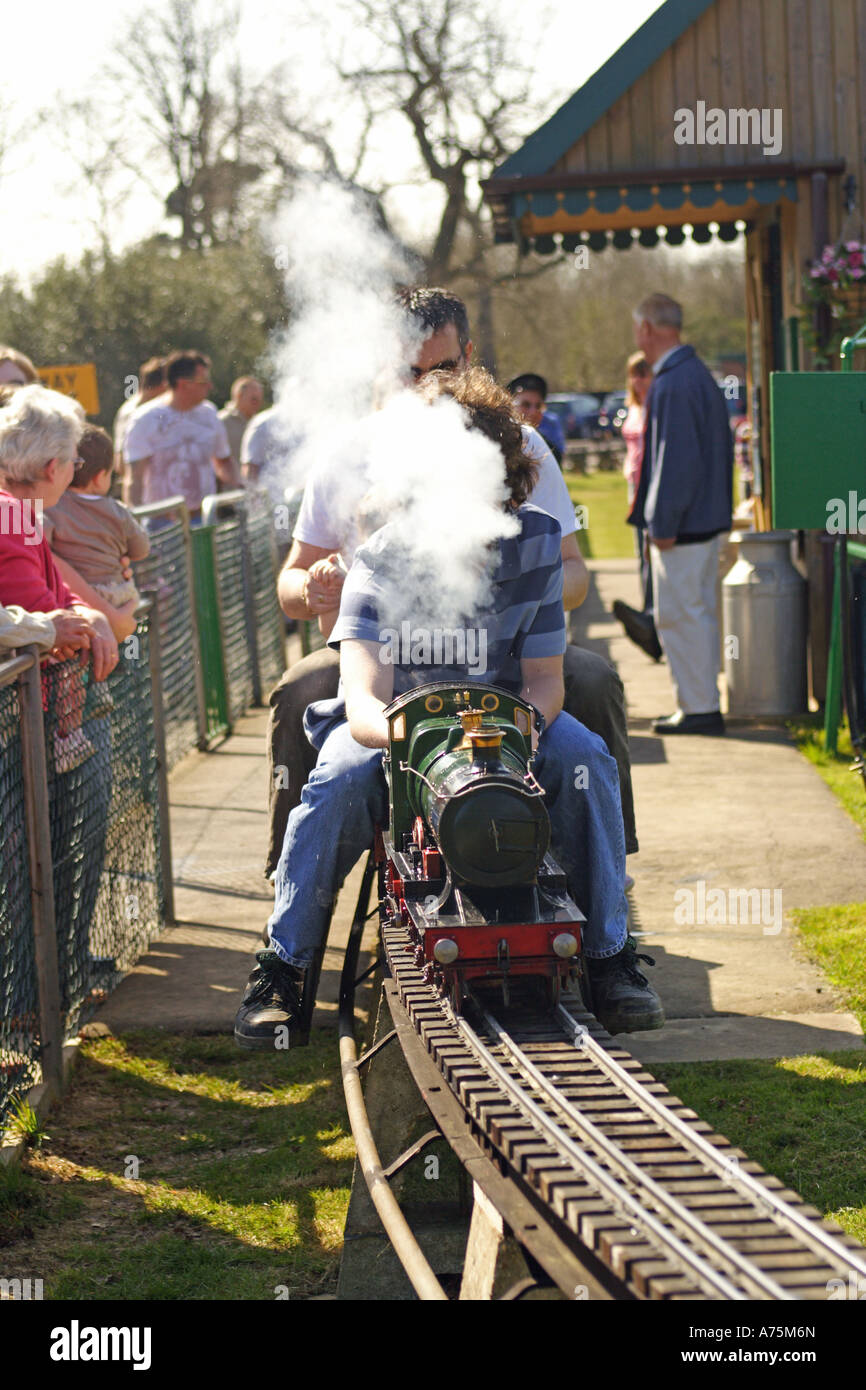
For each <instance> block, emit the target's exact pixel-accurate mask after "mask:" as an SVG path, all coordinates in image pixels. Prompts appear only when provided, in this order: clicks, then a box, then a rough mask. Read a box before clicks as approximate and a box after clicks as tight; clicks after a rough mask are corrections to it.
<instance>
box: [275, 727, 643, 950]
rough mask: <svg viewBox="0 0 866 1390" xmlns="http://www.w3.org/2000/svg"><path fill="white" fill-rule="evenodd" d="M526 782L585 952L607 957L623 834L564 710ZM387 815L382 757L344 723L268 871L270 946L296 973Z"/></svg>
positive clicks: (598, 747) (608, 761)
mask: <svg viewBox="0 0 866 1390" xmlns="http://www.w3.org/2000/svg"><path fill="white" fill-rule="evenodd" d="M535 775H536V777H537V779H538V781H539V782H540V784H541V785H542V787H543V788H544V790H545V792H546V794H547V795H546V798H545V804H546V806H547V810H548V813H549V815H550V823H551V850H552V853H553V855H554V857H555V858H556V859H558V861H559V863H560V865H561V866H562V868H563V869H564V870H565V873H566V874H567V876H568V883H569V889H570V891H571V893H572V896H573V897H574V900H575V902H576V903H577V905H578V907H579V908H580V909H581V911H582V912H583V913H584V914H585V915H586V919H587V920H586V925H585V928H584V949H585V952H586V954H587V955H590V956H593V957H596V958H598V957H602V956H613V955H616V953H617V952H618V951H619V950H621V949H622V947H623V945H624V944H625V938H626V900H625V888H624V883H625V835H624V832H623V824H622V808H621V804H620V793H619V775H618V773H617V767H616V763H615V762H614V760H613V758H612V757H611V756H610V754H609V753H608V751H607V749H606V748H605V746H604V743H603V742H602V740H601V739H600V738H599V737H598V735H597V734H593V733H590V731H589V729H587V728H585V727H584V725H583V724H579V723H578V722H577V720H576V719H572V717H571V715H570V714H566V713H565V712H564V711H563V712H562V713H561V714H560V715H559V716H558V718H557V719H555V720H554V722H553V723H552V724H551V725H550V727H549V728H548V729H545V731H544V733H543V734H542V735H541V740H540V743H539V749H538V756H537V760H536V763H535ZM387 815H388V795H387V787H386V784H385V775H384V773H383V771H382V751H381V749H376V748H362V747H361V745H360V744H359V743H356V742H355V740H354V739H353V738H352V735H351V734H350V733H349V726H348V724H346V723H345V721H344V722H342V723H340V724H337V725H336V727H335V728H333V729H332V730H331V732H330V733H329V734H328V735H327V737H326V738H325V740H324V742H323V744H322V747H321V751H320V752H319V759H318V762H317V763H316V766H315V768H314V769H313V771H312V772H311V773H310V780H309V781H308V782H307V785H306V786H305V787H304V790H303V793H302V795H301V803H300V805H299V806H296V807H295V808H294V810H293V811H292V813H291V815H290V816H289V822H288V825H287V827H286V837H285V840H284V841H283V851H282V854H281V855H280V862H279V864H278V866H277V872H276V879H275V891H276V899H275V903H274V911H273V915H272V917H271V919H270V921H269V923H268V928H269V931H270V937H271V945H272V947H273V949H274V950H275V951H276V953H277V955H278V956H280V958H281V959H282V960H284V961H287V962H288V963H289V964H290V965H294V966H297V967H299V968H301V969H305V968H306V967H307V966H308V965H309V964H310V963H311V961H312V959H313V956H314V955H315V952H316V950H317V949H318V948H319V947H320V946H321V945H323V944H324V938H325V933H326V931H327V928H328V921H329V919H330V915H331V908H332V906H333V901H334V899H335V898H336V895H337V893H338V892H339V890H340V888H341V886H342V884H343V880H344V879H345V877H346V875H347V874H348V873H349V871H350V870H351V869H352V868H353V867H354V865H355V864H356V863H357V862H358V860H359V859H360V857H361V855H362V854H363V853H364V852H365V851H366V850H368V849H369V848H370V845H371V844H372V842H373V832H374V830H375V828H376V826H377V825H381V824H384V823H385V822H386V820H387Z"/></svg>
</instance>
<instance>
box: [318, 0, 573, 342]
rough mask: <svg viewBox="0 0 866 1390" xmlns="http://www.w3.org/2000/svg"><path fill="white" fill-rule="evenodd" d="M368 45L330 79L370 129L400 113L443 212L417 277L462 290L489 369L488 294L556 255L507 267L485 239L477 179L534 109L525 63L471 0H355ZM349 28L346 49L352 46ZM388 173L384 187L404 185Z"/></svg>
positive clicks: (532, 118) (516, 139)
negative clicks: (340, 85) (334, 79)
mask: <svg viewBox="0 0 866 1390" xmlns="http://www.w3.org/2000/svg"><path fill="white" fill-rule="evenodd" d="M348 14H351V16H352V18H353V19H354V20H355V22H356V24H357V21H358V18H359V17H360V20H361V32H362V34H363V43H364V45H365V46H366V48H367V50H368V52H365V53H364V54H363V56H362V58H361V59H360V60H358V59H357V58H355V59H353V60H352V61H350V60H349V58H348V46H349V45H348V43H347V45H346V51H344V53H343V55H342V57H341V58H340V60H339V61H338V63H337V73H338V76H339V79H340V81H341V82H342V83H343V84H344V86H345V87H346V88H347V89H348V90H349V91H350V92H351V93H352V94H353V95H354V97H355V98H356V100H357V102H358V103H359V106H360V109H361V111H362V113H363V118H362V128H363V130H364V131H365V132H367V133H369V132H370V131H371V130H374V129H375V128H376V127H377V126H378V125H379V124H381V123H383V122H384V121H386V120H392V119H393V115H394V113H398V114H399V116H400V117H401V118H402V121H403V124H404V126H405V128H406V130H407V131H408V134H409V136H410V137H411V141H412V143H413V145H414V150H415V154H416V163H417V168H416V171H415V178H416V181H417V175H418V173H420V175H421V177H422V178H423V180H424V181H425V182H430V181H432V182H433V183H434V184H435V185H437V186H438V187H439V188H440V189H441V193H442V202H441V211H440V214H439V217H438V222H437V225H436V228H435V231H434V233H433V235H432V237H431V239H430V242H429V244H428V245H427V246H426V247H425V248H424V250H423V255H424V261H425V269H426V275H427V279H428V280H429V281H430V282H431V283H441V282H446V283H448V284H452V285H457V286H458V287H459V286H460V283H461V282H466V283H468V284H469V285H470V287H471V291H472V292H471V294H470V297H471V298H473V299H474V300H475V308H476V325H475V326H476V336H477V337H478V339H479V341H480V345H481V349H482V350H481V358H482V360H483V361H485V362H486V364H487V365H488V366H490V367H491V368H493V365H494V362H493V337H494V334H493V292H494V289H495V287H496V286H497V285H498V284H500V283H503V282H504V281H506V280H512V279H513V278H514V277H515V276H524V275H526V274H527V273H529V274H532V275H533V276H537V275H539V274H546V273H547V272H548V270H549V269H551V268H552V267H553V266H554V265H556V264H557V263H559V260H560V258H553V259H552V260H551V261H549V262H546V263H543V264H539V263H537V262H536V263H525V262H524V263H519V262H517V261H516V260H515V258H514V256H513V255H512V256H509V257H508V264H507V265H506V264H505V263H504V257H503V255H502V254H501V253H500V254H498V255H495V256H494V255H492V246H493V237H492V228H491V222H490V217H489V213H488V209H487V207H486V205H485V203H484V200H483V197H482V194H481V188H480V182H481V180H482V179H484V178H486V177H487V176H488V175H489V174H490V173H491V172H492V170H493V168H494V167H495V165H497V164H498V163H500V162H501V161H502V160H503V159H504V158H505V157H506V155H507V154H508V153H510V151H511V150H512V149H514V147H515V145H517V144H519V143H520V139H521V138H522V136H523V135H524V134H525V132H526V130H527V129H531V128H532V126H533V124H535V122H536V121H537V119H538V117H539V111H538V109H537V107H536V106H535V104H534V102H533V101H532V100H531V97H530V82H531V63H529V62H527V59H526V56H525V54H523V55H518V54H517V52H516V50H515V48H514V46H513V44H512V41H511V38H510V36H509V34H508V31H507V28H506V26H505V24H504V23H503V22H502V21H501V20H500V19H499V18H498V17H497V15H496V12H495V10H494V8H493V7H492V5H490V4H489V3H488V6H487V7H485V5H484V4H483V3H482V2H481V0H353V3H352V4H351V7H350V9H349V10H348V11H347V15H348ZM358 44H359V39H358V32H357V30H356V31H354V32H353V35H352V39H351V45H352V48H353V49H357V48H358ZM412 181H413V179H412V176H411V174H410V172H409V171H408V170H407V171H406V173H405V174H402V175H401V174H400V172H399V171H391V170H389V171H388V174H387V177H386V178H384V179H383V180H382V181H381V183H380V188H379V193H380V196H384V194H385V192H386V191H387V188H388V187H391V188H394V187H397V186H399V185H400V184H408V183H410V182H412Z"/></svg>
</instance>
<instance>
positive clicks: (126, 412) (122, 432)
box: [114, 357, 165, 478]
mask: <svg viewBox="0 0 866 1390" xmlns="http://www.w3.org/2000/svg"><path fill="white" fill-rule="evenodd" d="M164 395H165V358H164V357H149V358H148V359H147V361H146V362H142V364H141V366H140V367H139V369H138V390H137V391H136V393H135V395H133V396H130V398H129V400H128V401H124V402H123V405H122V406H121V407H120V409H119V410H118V412H117V414H116V415H115V417H114V467H115V468H116V470H117V476H118V477H119V478H122V477H123V446H124V444H125V443H126V436H127V433H128V431H129V426H130V422H131V420H132V417H133V415H134V414H135V412H136V411H137V410H138V408H139V406H142V405H147V403H148V401H155V400H156V398H157V396H164Z"/></svg>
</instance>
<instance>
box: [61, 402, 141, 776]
mask: <svg viewBox="0 0 866 1390" xmlns="http://www.w3.org/2000/svg"><path fill="white" fill-rule="evenodd" d="M78 458H79V461H78V463H77V464H76V468H75V474H74V476H73V479H72V482H71V483H70V485H69V487H68V488H67V489H66V491H65V492H64V494H63V496H62V497H61V498H60V500H59V501H58V502H56V503H55V504H54V506H53V507H49V508H48V509H47V511H46V512H45V515H44V517H43V532H44V535H45V538H46V540H47V541H48V544H49V546H50V547H51V549H52V551H53V552H54V553H55V555H58V556H59V557H60V558H61V559H62V560H66V561H67V562H68V563H69V564H70V565H72V566H73V567H74V569H75V570H76V572H77V574H79V575H81V577H82V579H84V580H86V581H87V583H88V584H89V585H90V586H91V587H92V588H93V589H95V590H96V592H97V593H98V594H99V595H100V596H101V597H102V598H104V599H106V600H107V602H108V603H110V604H111V605H112V606H113V607H114V608H122V607H123V606H124V604H127V603H131V602H132V601H133V600H135V601H136V602H138V597H139V594H138V590H137V589H136V587H135V584H134V583H133V581H132V580H131V579H125V578H124V576H123V565H122V564H121V558H122V557H123V556H126V555H128V556H129V558H130V560H143V559H144V557H145V555H147V554H148V552H149V551H150V540H149V539H148V536H147V532H146V531H145V530H144V528H143V527H142V526H140V525H139V524H138V522H137V521H136V519H135V517H134V516H133V515H132V512H131V511H130V510H129V508H128V507H125V506H124V505H123V503H122V502H118V501H116V499H115V498H113V497H109V495H108V491H109V488H110V487H111V472H112V468H113V467H114V446H113V444H112V442H111V437H110V435H108V434H106V432H105V430H103V429H100V428H99V426H98V425H88V426H87V428H86V429H85V431H84V433H83V435H82V436H81V439H80V441H79V444H78ZM113 703H114V702H113V700H112V698H111V695H110V693H109V690H108V686H107V685H105V684H104V683H103V684H102V685H98V686H93V687H91V690H90V696H89V698H88V700H87V705H86V707H85V691H84V686H83V674H82V673H81V672H80V671H78V670H76V668H75V667H73V666H72V665H71V664H67V665H66V666H65V667H64V668H63V670H62V672H61V676H60V680H59V685H58V688H57V693H56V710H57V728H56V731H55V739H54V745H55V746H54V753H55V766H56V768H57V770H58V772H66V771H69V770H70V768H72V767H75V766H77V765H78V763H80V762H81V761H83V759H84V758H85V757H89V756H90V754H91V753H92V752H93V746H92V744H91V743H90V741H89V740H88V739H86V738H85V737H84V734H83V730H82V727H81V725H82V719H86V718H98V717H99V716H101V715H106V714H109V713H110V712H111V710H112V708H113Z"/></svg>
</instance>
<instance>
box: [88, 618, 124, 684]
mask: <svg viewBox="0 0 866 1390" xmlns="http://www.w3.org/2000/svg"><path fill="white" fill-rule="evenodd" d="M77 612H79V613H80V614H81V615H82V616H83V617H84V620H85V622H86V624H87V630H88V638H89V646H90V655H91V657H92V658H93V679H94V680H95V681H104V680H105V678H106V676H110V675H111V673H112V671H113V670H114V668H115V666H116V665H117V663H118V661H119V660H120V653H119V651H118V650H117V641H116V639H115V636H114V633H113V632H112V630H111V627H110V625H109V622H108V619H107V618H106V617H105V615H104V614H103V613H97V611H96V609H95V608H79V609H77ZM133 626H134V623H133Z"/></svg>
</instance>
